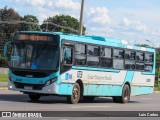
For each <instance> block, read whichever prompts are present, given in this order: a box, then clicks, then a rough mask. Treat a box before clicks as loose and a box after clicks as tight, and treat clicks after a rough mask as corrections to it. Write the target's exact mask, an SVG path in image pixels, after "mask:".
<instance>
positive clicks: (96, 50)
mask: <svg viewBox="0 0 160 120" xmlns="http://www.w3.org/2000/svg"><path fill="white" fill-rule="evenodd" d="M99 54H100V49H99V47H98V46H93V45H88V48H87V55H93V56H99Z"/></svg>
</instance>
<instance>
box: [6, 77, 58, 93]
mask: <svg viewBox="0 0 160 120" xmlns="http://www.w3.org/2000/svg"><path fill="white" fill-rule="evenodd" d="M8 89H9V90H14V91H21V92H27V93H39V94H58V85H57V84H56V83H55V82H54V83H52V84H50V85H48V86H46V87H42V89H41V90H27V89H24V88H16V86H15V84H13V83H12V82H11V81H10V80H8Z"/></svg>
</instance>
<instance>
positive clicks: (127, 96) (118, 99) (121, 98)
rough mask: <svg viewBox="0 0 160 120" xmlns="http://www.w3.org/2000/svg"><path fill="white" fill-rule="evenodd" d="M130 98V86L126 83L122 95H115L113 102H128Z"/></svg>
mask: <svg viewBox="0 0 160 120" xmlns="http://www.w3.org/2000/svg"><path fill="white" fill-rule="evenodd" d="M129 99H130V88H129V86H128V85H127V84H125V85H124V87H123V91H122V96H115V97H113V102H115V103H127V102H128V101H129Z"/></svg>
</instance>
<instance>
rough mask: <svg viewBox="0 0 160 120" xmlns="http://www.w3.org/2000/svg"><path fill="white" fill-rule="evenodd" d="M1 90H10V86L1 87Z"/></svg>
mask: <svg viewBox="0 0 160 120" xmlns="http://www.w3.org/2000/svg"><path fill="white" fill-rule="evenodd" d="M0 90H8V88H7V87H4V88H0Z"/></svg>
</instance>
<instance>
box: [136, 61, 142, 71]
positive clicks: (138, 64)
mask: <svg viewBox="0 0 160 120" xmlns="http://www.w3.org/2000/svg"><path fill="white" fill-rule="evenodd" d="M136 69H137V70H141V71H143V70H144V63H140V62H137V63H136Z"/></svg>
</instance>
